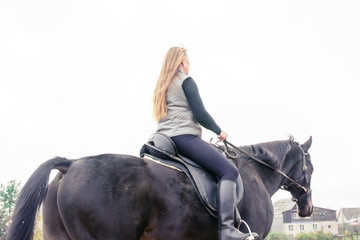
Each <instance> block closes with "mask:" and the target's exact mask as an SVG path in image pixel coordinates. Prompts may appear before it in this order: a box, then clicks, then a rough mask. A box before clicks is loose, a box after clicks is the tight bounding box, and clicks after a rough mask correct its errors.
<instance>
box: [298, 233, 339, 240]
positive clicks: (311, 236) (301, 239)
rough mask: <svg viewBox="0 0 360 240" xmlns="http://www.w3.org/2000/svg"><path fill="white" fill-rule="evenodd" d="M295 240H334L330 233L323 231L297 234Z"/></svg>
mask: <svg viewBox="0 0 360 240" xmlns="http://www.w3.org/2000/svg"><path fill="white" fill-rule="evenodd" d="M295 239H296V240H332V239H334V238H333V236H332V235H331V233H324V232H323V231H317V232H311V233H299V234H298V235H296V237H295Z"/></svg>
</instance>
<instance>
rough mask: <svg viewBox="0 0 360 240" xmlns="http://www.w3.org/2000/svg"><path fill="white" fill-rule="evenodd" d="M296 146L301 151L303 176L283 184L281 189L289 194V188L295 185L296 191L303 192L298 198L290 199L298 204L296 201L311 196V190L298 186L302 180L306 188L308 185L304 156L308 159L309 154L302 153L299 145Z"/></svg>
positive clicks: (307, 172)
mask: <svg viewBox="0 0 360 240" xmlns="http://www.w3.org/2000/svg"><path fill="white" fill-rule="evenodd" d="M298 146H299V148H300V150H301V153H302V155H303V167H302V170H303V176H302V177H301V178H300V179H299V180H292V179H291V181H290V183H288V184H284V185H283V186H282V189H284V190H286V191H289V192H290V189H291V186H293V185H295V187H297V188H298V189H300V190H303V191H304V192H303V193H302V194H300V195H299V196H298V197H293V198H292V201H294V202H298V201H300V200H302V199H303V198H304V197H307V196H308V195H310V194H311V189H309V188H307V187H305V186H303V185H301V184H299V182H302V181H303V180H304V179H305V183H306V186H308V185H309V183H310V176H309V169H308V167H307V165H306V156H309V157H310V155H309V153H307V152H305V151H304V149H303V148H302V147H301V145H300V144H298Z"/></svg>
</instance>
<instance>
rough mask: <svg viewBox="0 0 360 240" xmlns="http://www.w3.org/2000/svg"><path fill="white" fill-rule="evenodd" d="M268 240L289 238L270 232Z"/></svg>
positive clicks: (283, 234) (282, 234) (279, 233)
mask: <svg viewBox="0 0 360 240" xmlns="http://www.w3.org/2000/svg"><path fill="white" fill-rule="evenodd" d="M266 240H288V238H287V237H286V235H285V233H281V232H270V233H269V234H268V235H267V237H266Z"/></svg>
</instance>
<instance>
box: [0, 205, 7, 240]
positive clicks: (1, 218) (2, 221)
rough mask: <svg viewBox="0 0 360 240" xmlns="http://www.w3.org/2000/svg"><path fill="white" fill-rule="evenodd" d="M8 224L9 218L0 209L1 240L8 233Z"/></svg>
mask: <svg viewBox="0 0 360 240" xmlns="http://www.w3.org/2000/svg"><path fill="white" fill-rule="evenodd" d="M7 222H8V221H7V217H6V216H5V214H4V211H3V210H1V209H0V239H1V236H3V235H4V234H5V232H6V229H7Z"/></svg>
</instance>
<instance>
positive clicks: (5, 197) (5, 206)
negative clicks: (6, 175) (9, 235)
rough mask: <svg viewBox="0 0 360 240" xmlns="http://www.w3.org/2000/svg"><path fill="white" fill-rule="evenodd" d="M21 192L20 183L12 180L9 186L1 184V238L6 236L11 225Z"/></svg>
mask: <svg viewBox="0 0 360 240" xmlns="http://www.w3.org/2000/svg"><path fill="white" fill-rule="evenodd" d="M19 192H20V182H18V181H16V180H11V181H9V182H8V183H7V185H6V186H5V185H3V184H0V237H1V236H3V235H4V233H5V232H6V229H7V227H8V225H9V221H10V217H11V214H12V212H13V210H14V207H15V202H16V199H17V196H18V194H19Z"/></svg>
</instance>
